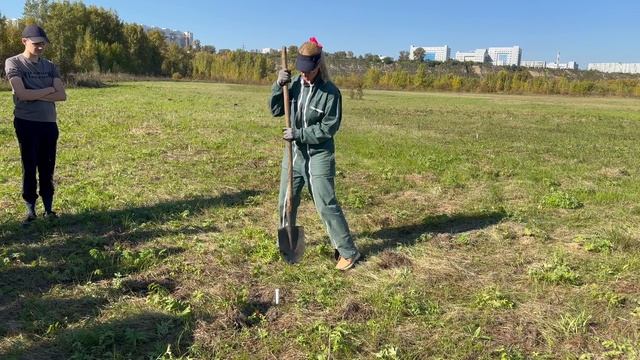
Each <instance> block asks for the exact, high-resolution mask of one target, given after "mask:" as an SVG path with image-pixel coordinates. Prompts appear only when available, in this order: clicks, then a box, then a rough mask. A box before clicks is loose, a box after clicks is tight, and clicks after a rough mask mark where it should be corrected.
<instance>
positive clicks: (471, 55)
mask: <svg viewBox="0 0 640 360" xmlns="http://www.w3.org/2000/svg"><path fill="white" fill-rule="evenodd" d="M455 59H456V60H458V61H462V62H465V61H471V62H475V63H484V62H485V61H488V60H489V55H488V54H487V49H476V50H474V51H467V52H464V51H456V57H455Z"/></svg>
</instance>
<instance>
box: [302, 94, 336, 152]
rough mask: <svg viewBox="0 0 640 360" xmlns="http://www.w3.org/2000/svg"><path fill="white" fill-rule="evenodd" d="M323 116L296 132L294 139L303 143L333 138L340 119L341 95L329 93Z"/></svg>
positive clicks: (315, 142)
mask: <svg viewBox="0 0 640 360" xmlns="http://www.w3.org/2000/svg"><path fill="white" fill-rule="evenodd" d="M325 109H326V112H325V115H324V117H323V118H322V120H321V121H320V122H318V123H317V124H314V125H311V126H307V127H306V128H304V129H300V131H298V132H297V134H296V140H298V141H300V142H301V143H303V144H322V143H323V142H325V141H327V140H329V139H331V138H333V136H334V135H335V134H336V132H337V131H338V129H339V128H340V121H341V120H342V95H340V93H337V94H333V95H330V96H329V98H328V99H327V105H326V107H325Z"/></svg>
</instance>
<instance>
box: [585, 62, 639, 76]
mask: <svg viewBox="0 0 640 360" xmlns="http://www.w3.org/2000/svg"><path fill="white" fill-rule="evenodd" d="M587 70H595V71H601V72H605V73H624V74H640V63H595V64H589V65H587Z"/></svg>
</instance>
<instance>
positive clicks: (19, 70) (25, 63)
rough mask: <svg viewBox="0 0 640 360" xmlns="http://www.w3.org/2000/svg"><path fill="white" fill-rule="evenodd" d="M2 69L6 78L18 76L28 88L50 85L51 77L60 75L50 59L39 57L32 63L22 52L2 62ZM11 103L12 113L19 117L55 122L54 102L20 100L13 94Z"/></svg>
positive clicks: (34, 88) (41, 87) (42, 87)
mask: <svg viewBox="0 0 640 360" xmlns="http://www.w3.org/2000/svg"><path fill="white" fill-rule="evenodd" d="M4 69H5V71H6V72H7V80H11V79H12V78H14V77H19V78H21V79H22V82H23V83H24V87H25V89H28V90H38V89H45V88H48V87H52V86H53V79H55V78H59V77H60V73H59V72H58V68H57V67H56V66H55V64H54V63H52V62H51V61H49V60H47V59H43V58H39V59H38V62H35V63H33V62H31V61H30V60H29V59H27V58H26V57H25V56H24V55H22V54H20V55H16V56H13V57H10V58H8V59H7V60H6V61H5V63H4ZM13 103H14V104H15V109H14V111H13V115H14V116H15V117H17V118H19V119H23V120H30V121H40V122H56V104H55V103H53V102H51V101H44V100H32V101H22V100H20V99H18V98H17V97H16V96H15V94H14V95H13Z"/></svg>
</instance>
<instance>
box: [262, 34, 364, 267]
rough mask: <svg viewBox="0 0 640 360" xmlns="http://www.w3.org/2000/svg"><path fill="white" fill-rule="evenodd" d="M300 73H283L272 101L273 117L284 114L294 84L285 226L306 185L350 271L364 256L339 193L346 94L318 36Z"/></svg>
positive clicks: (301, 58) (283, 180) (299, 62)
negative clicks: (289, 205)
mask: <svg viewBox="0 0 640 360" xmlns="http://www.w3.org/2000/svg"><path fill="white" fill-rule="evenodd" d="M296 69H298V70H299V71H300V75H296V76H294V77H293V79H291V75H290V72H289V71H287V70H280V71H279V72H278V80H277V81H276V83H275V84H274V85H273V87H272V93H271V98H270V99H269V105H270V107H271V113H272V114H273V116H282V115H284V95H283V92H282V87H283V86H288V88H289V99H290V102H291V122H292V127H291V128H285V129H284V130H283V138H284V140H286V141H292V142H293V144H292V145H293V194H288V193H287V181H288V179H287V174H288V161H287V160H288V159H287V154H286V152H285V155H284V159H283V161H282V172H281V177H280V196H279V210H280V222H281V225H282V226H284V225H286V224H284V221H285V216H284V211H285V203H286V199H287V197H288V196H293V198H292V200H293V214H292V217H293V219H291V221H292V223H295V216H296V213H297V209H298V206H299V205H300V192H301V191H302V188H303V187H304V185H305V184H306V185H307V188H308V189H309V192H310V193H311V196H312V198H313V202H314V203H315V206H316V209H317V211H318V213H319V214H320V217H321V218H322V221H323V222H324V224H325V226H326V228H327V232H328V233H329V238H330V239H331V244H332V246H333V248H334V249H335V250H336V258H337V261H338V262H337V264H336V269H339V270H347V269H350V268H352V267H353V265H354V264H355V263H356V262H357V261H358V259H359V258H360V253H359V252H358V249H357V248H356V246H355V244H354V242H353V237H352V236H351V232H350V231H349V226H348V224H347V220H346V219H345V217H344V213H343V212H342V208H341V207H340V205H339V204H338V201H337V199H336V192H335V174H336V164H335V143H334V139H333V138H334V136H335V134H336V132H337V131H338V129H339V128H340V121H341V120H342V96H341V94H340V90H338V88H337V87H336V86H335V85H334V84H333V83H332V82H331V80H330V79H329V73H328V72H327V67H326V65H325V61H324V54H323V52H322V45H320V43H318V41H317V40H316V39H315V38H313V37H312V38H311V39H309V41H307V42H305V43H304V44H302V45H301V46H300V49H299V50H298V54H297V58H296Z"/></svg>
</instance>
